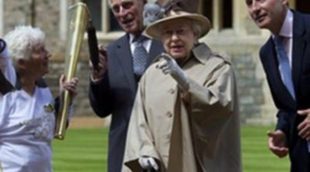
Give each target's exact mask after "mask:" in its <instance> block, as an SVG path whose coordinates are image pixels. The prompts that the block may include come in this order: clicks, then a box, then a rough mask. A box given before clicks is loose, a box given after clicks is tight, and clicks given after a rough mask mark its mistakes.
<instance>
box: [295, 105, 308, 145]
mask: <svg viewBox="0 0 310 172" xmlns="http://www.w3.org/2000/svg"><path fill="white" fill-rule="evenodd" d="M297 113H298V115H300V116H305V119H304V120H303V121H302V122H301V123H300V124H299V125H298V127H297V129H298V135H299V136H300V137H301V138H303V139H306V140H308V141H309V140H310V109H304V110H298V111H297Z"/></svg>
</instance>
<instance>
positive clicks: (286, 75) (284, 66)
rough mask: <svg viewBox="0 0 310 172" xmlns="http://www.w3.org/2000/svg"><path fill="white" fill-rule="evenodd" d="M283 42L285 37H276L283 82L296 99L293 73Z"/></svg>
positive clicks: (275, 41)
mask: <svg viewBox="0 0 310 172" xmlns="http://www.w3.org/2000/svg"><path fill="white" fill-rule="evenodd" d="M282 41H283V37H281V36H276V37H275V38H274V43H275V48H276V51H277V58H278V61H279V70H280V73H281V74H282V81H283V83H284V85H285V86H286V88H287V90H288V91H289V93H290V94H291V96H292V97H293V98H294V99H295V91H294V85H293V81H292V72H291V68H290V64H289V61H288V57H287V54H286V52H285V49H284V46H283V42H282Z"/></svg>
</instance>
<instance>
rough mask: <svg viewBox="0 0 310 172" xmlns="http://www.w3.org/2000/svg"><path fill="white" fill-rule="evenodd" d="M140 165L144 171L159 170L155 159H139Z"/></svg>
mask: <svg viewBox="0 0 310 172" xmlns="http://www.w3.org/2000/svg"><path fill="white" fill-rule="evenodd" d="M139 164H140V166H141V168H143V169H144V170H149V169H154V170H156V171H157V170H158V169H159V167H158V164H157V163H156V161H155V159H154V158H153V157H148V156H143V157H140V158H139Z"/></svg>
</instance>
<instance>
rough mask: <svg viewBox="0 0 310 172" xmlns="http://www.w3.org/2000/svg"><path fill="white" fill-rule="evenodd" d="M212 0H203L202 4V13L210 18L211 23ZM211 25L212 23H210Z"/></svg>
mask: <svg viewBox="0 0 310 172" xmlns="http://www.w3.org/2000/svg"><path fill="white" fill-rule="evenodd" d="M212 7H213V0H205V1H203V4H202V14H203V15H204V16H206V17H208V19H209V20H210V22H211V23H213V11H212V9H213V8H212ZM211 25H212V24H211Z"/></svg>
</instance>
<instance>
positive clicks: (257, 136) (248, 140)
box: [53, 126, 289, 172]
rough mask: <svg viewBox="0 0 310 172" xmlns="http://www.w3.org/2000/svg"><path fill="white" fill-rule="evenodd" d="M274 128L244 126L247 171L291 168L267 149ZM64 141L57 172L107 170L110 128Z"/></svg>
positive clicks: (72, 133)
mask: <svg viewBox="0 0 310 172" xmlns="http://www.w3.org/2000/svg"><path fill="white" fill-rule="evenodd" d="M270 129H272V127H258V126H256V127H253V126H245V127H242V161H243V171H244V172H285V171H287V172H288V171H289V161H288V158H284V159H279V158H277V157H276V156H274V155H273V154H272V153H270V152H269V150H268V148H267V141H266V139H267V137H266V131H267V130H270ZM66 134H67V135H66V138H65V140H64V141H58V140H55V141H54V143H53V150H54V158H53V166H54V172H106V171H107V170H106V169H107V164H106V162H107V159H106V155H107V146H106V145H107V137H108V130H107V129H103V128H102V129H70V130H69V131H67V133H66Z"/></svg>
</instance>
